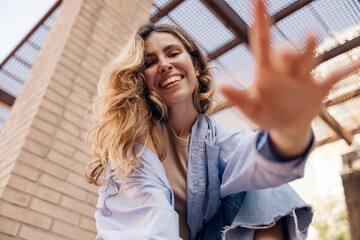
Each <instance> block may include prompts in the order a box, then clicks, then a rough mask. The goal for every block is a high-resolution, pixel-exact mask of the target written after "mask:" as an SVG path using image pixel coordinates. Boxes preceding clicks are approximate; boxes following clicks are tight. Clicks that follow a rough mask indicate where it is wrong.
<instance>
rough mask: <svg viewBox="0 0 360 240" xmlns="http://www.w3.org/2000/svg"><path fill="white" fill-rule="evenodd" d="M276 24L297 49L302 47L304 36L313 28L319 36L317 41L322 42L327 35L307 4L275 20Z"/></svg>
mask: <svg viewBox="0 0 360 240" xmlns="http://www.w3.org/2000/svg"><path fill="white" fill-rule="evenodd" d="M276 26H277V27H278V28H279V30H280V31H281V32H282V33H284V35H285V36H286V38H287V39H289V40H290V41H291V42H292V43H294V44H295V45H296V46H297V47H298V48H299V49H302V48H303V45H304V36H305V35H306V34H307V33H309V32H310V31H313V30H314V29H316V34H317V35H318V37H319V39H318V42H322V41H323V40H324V39H325V38H326V37H329V34H328V32H327V31H326V29H325V28H324V26H323V25H322V24H321V23H320V22H319V21H318V19H317V18H316V17H315V16H314V14H313V13H312V12H311V10H310V7H309V6H305V7H303V8H301V9H300V10H298V11H296V12H295V13H293V14H291V15H290V16H288V17H286V18H284V19H282V20H281V21H279V22H277V23H276Z"/></svg>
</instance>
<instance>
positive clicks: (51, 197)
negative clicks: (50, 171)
mask: <svg viewBox="0 0 360 240" xmlns="http://www.w3.org/2000/svg"><path fill="white" fill-rule="evenodd" d="M35 196H37V197H38V198H41V199H43V200H46V201H48V202H52V203H59V202H60V198H61V194H60V193H59V192H57V191H54V190H52V189H50V188H47V187H43V186H39V187H38V189H37V191H36V193H35Z"/></svg>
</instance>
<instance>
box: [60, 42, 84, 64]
mask: <svg viewBox="0 0 360 240" xmlns="http://www.w3.org/2000/svg"><path fill="white" fill-rule="evenodd" d="M66 47H67V48H69V47H71V44H67V46H66ZM82 53H83V51H79V49H75V48H74V47H73V48H72V49H66V48H65V50H64V52H63V54H64V56H65V57H66V58H67V59H69V60H70V61H71V62H73V63H74V64H76V65H80V63H81V61H82V59H83V58H82V56H81V55H82Z"/></svg>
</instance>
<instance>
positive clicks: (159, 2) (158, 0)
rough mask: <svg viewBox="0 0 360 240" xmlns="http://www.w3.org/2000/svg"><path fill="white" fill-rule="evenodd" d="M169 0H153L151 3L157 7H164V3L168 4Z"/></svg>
mask: <svg viewBox="0 0 360 240" xmlns="http://www.w3.org/2000/svg"><path fill="white" fill-rule="evenodd" d="M170 2H171V0H153V4H154V5H155V6H157V7H158V8H160V9H161V8H164V7H165V6H166V5H168V4H169V3H170Z"/></svg>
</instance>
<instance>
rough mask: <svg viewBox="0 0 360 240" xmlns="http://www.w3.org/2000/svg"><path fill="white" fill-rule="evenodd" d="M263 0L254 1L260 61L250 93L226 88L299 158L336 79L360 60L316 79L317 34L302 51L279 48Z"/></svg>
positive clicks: (254, 46)
mask: <svg viewBox="0 0 360 240" xmlns="http://www.w3.org/2000/svg"><path fill="white" fill-rule="evenodd" d="M263 1H264V0H253V1H252V2H253V5H254V9H255V10H254V12H253V16H254V19H255V21H254V24H253V26H252V27H251V29H250V31H249V43H250V47H251V50H252V53H253V56H254V59H255V62H256V69H255V76H254V77H255V78H254V83H253V85H252V86H251V87H250V88H249V89H247V90H246V91H241V90H237V89H235V88H234V87H232V86H227V87H223V88H222V89H221V91H222V92H223V94H224V95H225V96H226V97H227V98H228V100H229V102H230V104H232V105H236V106H238V107H240V108H241V110H242V111H243V112H244V113H245V114H246V115H247V116H248V117H249V118H251V119H252V120H253V121H254V122H256V123H257V124H258V125H259V126H260V127H261V128H262V129H264V130H266V131H268V132H269V135H270V137H271V139H272V140H273V143H274V146H275V148H276V150H277V151H278V152H279V153H281V154H282V155H284V156H287V157H292V156H297V155H299V154H300V153H302V152H303V151H304V150H305V149H306V147H307V146H308V145H309V143H310V140H311V134H310V132H311V131H310V126H311V122H312V119H313V118H314V117H315V116H316V115H317V113H318V111H319V109H320V107H321V104H322V100H323V98H324V97H325V96H326V95H327V94H328V92H329V90H330V89H331V87H332V86H333V85H334V84H335V83H336V82H338V81H339V80H340V79H342V78H343V77H345V76H346V75H348V74H350V73H352V72H353V71H355V70H356V69H358V68H359V65H360V63H359V61H358V62H357V63H354V64H353V65H352V66H349V67H347V68H345V69H342V70H336V71H333V72H332V73H331V74H330V75H329V76H328V77H326V78H324V79H321V80H320V81H319V80H316V79H314V77H313V76H312V74H311V71H312V70H313V68H314V67H315V66H316V65H317V63H318V60H317V58H316V57H315V54H314V52H315V48H316V38H315V36H314V34H309V35H308V36H306V38H305V39H304V43H305V44H304V46H302V50H303V52H301V53H300V52H297V51H295V50H289V49H287V50H281V51H279V50H277V49H274V48H273V47H272V46H271V41H270V39H271V34H270V28H271V25H272V20H271V18H270V17H269V15H268V13H267V12H266V9H265V6H264V3H263Z"/></svg>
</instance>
